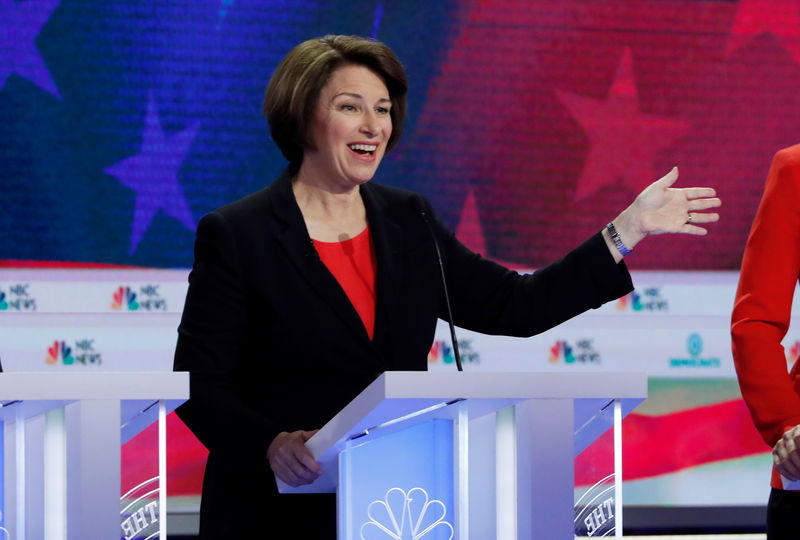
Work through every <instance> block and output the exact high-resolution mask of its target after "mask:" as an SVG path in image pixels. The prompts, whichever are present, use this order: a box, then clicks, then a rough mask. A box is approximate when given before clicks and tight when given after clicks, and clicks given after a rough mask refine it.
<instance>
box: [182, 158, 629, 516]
mask: <svg viewBox="0 0 800 540" xmlns="http://www.w3.org/2000/svg"><path fill="white" fill-rule="evenodd" d="M360 192H361V196H362V198H363V200H364V204H365V206H366V212H367V220H368V222H369V226H370V231H371V234H372V237H373V243H374V246H375V255H376V260H377V275H376V279H377V283H376V297H377V304H376V313H375V319H376V320H375V332H374V337H373V339H372V340H370V339H369V337H368V336H367V333H366V330H365V328H364V325H363V324H362V322H361V319H360V318H359V316H358V314H357V312H356V311H355V309H354V308H353V306H352V305H351V304H350V301H349V300H348V298H347V296H346V295H345V293H344V291H343V290H342V288H341V287H340V286H339V284H338V282H337V281H336V279H335V278H334V277H333V276H332V275H331V274H330V272H328V270H327V268H326V267H325V265H324V263H322V261H321V260H320V259H319V257H318V256H317V255H316V251H315V250H314V247H313V242H312V241H311V239H310V238H309V236H308V232H307V230H306V227H305V223H304V221H303V217H302V214H301V213H300V209H299V208H298V206H297V203H296V201H295V199H294V195H293V192H292V189H291V179H290V177H289V174H288V172H284V173H283V174H282V175H281V176H280V177H279V178H278V179H277V180H276V181H275V182H274V183H273V184H272V185H270V186H269V187H267V188H265V189H263V190H261V191H258V192H256V193H253V194H252V195H249V196H247V197H245V198H243V199H241V200H239V201H237V202H234V203H232V204H229V205H227V206H224V207H222V208H220V209H218V210H216V211H214V212H212V213H210V214H208V215H206V216H204V217H203V218H202V219H201V220H200V223H199V225H198V228H197V239H196V243H195V263H194V266H193V269H192V272H191V274H190V276H189V289H188V293H187V297H186V304H185V307H184V311H183V316H182V320H181V324H180V327H179V329H178V334H179V338H178V344H177V349H176V353H175V370H179V371H189V372H190V379H191V398H190V399H189V401H188V402H187V403H186V404H184V405H183V406H182V407H180V408H179V410H178V414H179V416H180V417H181V418H182V419H183V420H184V422H185V423H186V424H187V425H188V426H189V428H190V429H191V430H192V431H193V432H194V433H195V434H196V435H197V437H198V438H199V439H200V441H201V442H202V443H203V444H204V445H205V446H206V447H207V448H208V449H209V450H210V456H209V462H208V464H207V468H206V476H205V479H204V488H203V503H202V504H203V509H202V513H204V514H208V515H210V514H211V513H214V512H217V510H214V509H213V508H214V507H215V506H216V504H215V502H214V501H219V504H222V502H221V500H222V498H223V497H224V496H226V495H225V494H224V493H220V492H219V491H220V489H222V486H221V485H220V482H222V480H221V479H222V478H223V477H224V478H225V480H224V482H230V481H232V480H231V478H230V476H236V475H241V476H242V478H241V479H240V480H241V482H240V481H239V480H236V482H239V483H238V485H237V487H233V486H231V485H228V484H226V487H225V488H224V490H228V489H240V490H241V489H244V488H243V486H244V485H246V484H249V483H250V482H255V481H256V480H255V476H254V475H253V473H252V468H253V467H257V468H258V469H259V471H260V473H259V474H261V475H262V476H263V477H262V480H259V482H260V481H263V482H272V480H271V474H270V473H269V465H268V463H267V461H266V452H267V447H268V446H269V444H270V442H271V441H272V440H273V438H274V437H275V436H276V435H277V434H278V433H280V432H281V431H295V430H298V429H305V430H313V429H316V428H320V427H322V426H323V425H324V424H325V423H326V422H327V421H328V420H329V419H330V418H332V417H333V416H334V415H335V414H336V413H337V412H338V411H339V410H340V409H341V408H342V407H343V406H344V405H346V404H347V403H348V402H349V401H350V400H351V399H352V398H354V397H355V396H356V395H357V394H358V393H359V392H360V391H361V390H363V389H364V388H365V387H366V386H367V385H368V384H369V383H370V382H372V381H373V380H374V379H375V377H377V376H378V375H379V374H380V373H381V372H383V371H387V370H418V371H423V370H425V369H426V366H427V354H428V351H429V350H430V347H431V344H432V341H433V337H434V331H435V327H436V320H437V318H443V319H446V309H445V308H444V304H443V292H442V284H441V277H440V273H439V269H438V263H437V259H436V254H435V251H434V246H433V243H432V241H431V232H430V231H429V229H428V227H427V226H426V224H425V222H424V221H423V218H422V217H421V216H420V213H419V211H418V210H417V209H415V204H414V203H413V199H414V198H415V197H418V196H415V195H414V194H413V193H411V192H409V191H405V190H401V189H397V188H390V187H386V186H381V185H378V184H374V183H372V182H369V183H366V184H364V185H362V186H361V188H360ZM418 200H419V199H418ZM423 204H424V205H425V206H426V207H427V214H428V215H429V216H433V211H432V209H431V208H430V205H429V204H428V203H427V201H424V200H423ZM431 222H432V225H433V229H434V231H435V234H436V236H437V238H438V242H439V245H440V247H441V251H442V257H443V259H444V264H445V270H446V275H447V282H448V287H449V292H450V298H451V302H452V308H453V317H454V319H455V323H456V324H457V325H458V326H461V327H464V328H468V329H471V330H475V331H478V332H482V333H486V334H504V335H512V336H531V335H533V334H536V333H539V332H542V331H545V330H547V329H549V328H552V327H553V326H555V325H557V324H559V323H561V322H563V321H565V320H567V319H569V318H571V317H573V316H575V315H577V314H579V313H581V312H583V311H585V310H587V309H589V308H594V307H598V306H600V305H601V304H603V303H604V302H607V301H609V300H612V299H614V298H618V297H619V296H622V295H624V294H626V293H628V292H630V291H631V290H632V284H631V280H630V275H629V274H628V271H627V269H626V267H625V265H624V263H621V264H615V263H614V260H613V258H612V256H611V254H610V253H609V252H608V249H607V247H606V244H605V242H604V241H603V238H602V236H601V235H600V234H599V233H598V234H596V235H594V236H593V237H591V238H590V239H589V240H588V241H587V242H585V243H584V244H583V245H581V246H580V247H578V248H577V249H575V250H573V251H572V252H570V253H569V254H568V255H567V256H566V257H564V258H563V259H561V260H559V261H557V262H555V263H553V264H552V265H550V266H548V267H546V268H543V269H541V270H538V271H537V272H535V273H534V274H529V275H519V274H517V273H516V272H513V271H510V270H508V269H506V268H503V267H502V266H500V265H497V264H495V263H493V262H491V261H488V260H486V259H484V258H482V257H481V256H479V255H476V254H475V253H472V252H471V251H470V250H468V249H467V248H466V247H464V246H463V245H462V244H461V243H460V242H459V241H458V240H457V239H456V238H455V236H454V235H453V234H452V233H450V232H448V231H447V230H446V229H445V228H444V227H443V226H442V225H441V224H440V223H439V222H438V221H437V220H436V219H435V217H433V218H432V219H431ZM265 467H266V468H265ZM223 471H225V472H223ZM215 478H216V480H215ZM212 484H214V485H217V486H218V487H219V488H220V489H216V488H212V487H211V485H212ZM261 487H262V488H263V486H261ZM267 491H271V492H274V483H272V484H271V485H270V486H269V487H268V488H267ZM227 496H230V495H229V494H228V495H227ZM264 496H266V494H264ZM237 498H238V496H237ZM201 519H204V518H201Z"/></svg>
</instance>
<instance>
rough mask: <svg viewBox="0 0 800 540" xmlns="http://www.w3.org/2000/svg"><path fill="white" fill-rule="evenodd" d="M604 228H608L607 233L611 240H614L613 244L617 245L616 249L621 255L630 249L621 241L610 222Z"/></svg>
mask: <svg viewBox="0 0 800 540" xmlns="http://www.w3.org/2000/svg"><path fill="white" fill-rule="evenodd" d="M606 229H608V234H609V235H611V240H612V241H613V242H614V245H615V246H617V250H619V252H620V253H622V256H623V257H624V256H625V255H627V254H628V253H630V252H631V251H632V250H630V249H628V246H626V245H625V244H623V243H622V238H620V236H619V233H618V232H617V229H616V227H614V224H613V223H612V222H610V221H609V222H608V225H606Z"/></svg>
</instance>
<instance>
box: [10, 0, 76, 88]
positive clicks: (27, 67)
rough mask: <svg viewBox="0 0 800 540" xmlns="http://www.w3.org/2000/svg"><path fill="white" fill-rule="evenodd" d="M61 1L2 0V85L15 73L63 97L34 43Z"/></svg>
mask: <svg viewBox="0 0 800 540" xmlns="http://www.w3.org/2000/svg"><path fill="white" fill-rule="evenodd" d="M60 3H61V0H28V1H26V2H15V1H14V0H0V87H2V86H3V85H4V84H5V82H6V79H8V77H9V75H11V74H12V73H16V74H17V75H19V76H20V77H24V78H25V79H28V80H29V81H31V82H33V83H34V84H36V85H37V86H39V87H40V88H42V89H44V90H46V91H48V92H50V93H51V94H54V95H55V96H57V97H58V98H59V99H60V98H61V95H60V94H59V93H58V88H57V87H56V83H55V82H54V81H53V77H52V76H51V75H50V72H49V71H48V69H47V66H45V65H44V61H43V60H42V57H41V55H40V54H39V51H38V50H37V49H36V43H35V41H36V36H38V35H39V32H40V31H41V29H42V26H44V23H46V22H47V20H48V19H49V18H50V16H51V15H52V14H53V11H55V9H56V8H57V7H58V5H59V4H60Z"/></svg>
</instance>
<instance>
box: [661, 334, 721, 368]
mask: <svg viewBox="0 0 800 540" xmlns="http://www.w3.org/2000/svg"><path fill="white" fill-rule="evenodd" d="M686 351H687V352H688V353H689V357H688V358H686V357H677V358H670V359H669V367H670V368H718V367H720V366H721V365H722V364H721V362H720V359H719V358H718V357H716V356H709V357H705V356H702V354H703V338H702V336H700V334H698V333H696V332H695V333H692V334H689V337H688V338H687V339H686Z"/></svg>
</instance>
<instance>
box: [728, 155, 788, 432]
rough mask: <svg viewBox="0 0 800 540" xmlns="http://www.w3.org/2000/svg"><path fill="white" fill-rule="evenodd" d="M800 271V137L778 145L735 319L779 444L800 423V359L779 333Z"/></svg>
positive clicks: (756, 402)
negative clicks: (790, 362)
mask: <svg viewBox="0 0 800 540" xmlns="http://www.w3.org/2000/svg"><path fill="white" fill-rule="evenodd" d="M798 275H800V145H797V146H793V147H791V148H786V149H784V150H781V151H779V152H778V153H777V154H776V155H775V158H774V160H773V162H772V166H771V167H770V171H769V176H768V177H767V182H766V186H765V188H764V194H763V197H762V199H761V204H760V205H759V208H758V212H757V213H756V217H755V220H754V221H753V226H752V228H751V230H750V236H749V238H748V240H747V247H746V248H745V252H744V258H743V259H742V270H741V275H740V277H739V287H738V289H737V291H736V301H735V303H734V308H733V316H732V321H731V336H732V340H733V359H734V362H735V365H736V372H737V374H738V377H739V386H740V388H741V390H742V396H743V397H744V400H745V402H746V403H747V406H748V407H749V409H750V413H751V415H752V417H753V421H754V422H755V425H756V427H757V428H758V430H759V432H760V433H761V436H762V437H763V439H764V441H765V442H766V443H767V444H768V445H770V446H774V445H775V443H776V442H777V441H778V439H779V438H780V437H781V436H782V435H783V433H784V432H786V431H787V430H789V429H791V428H792V427H794V426H796V425H798V424H800V395H798V394H799V392H798V390H800V385H798V379H797V371H798V370H797V366H795V368H794V369H792V373H791V374H789V373H788V372H787V366H786V356H785V353H784V350H783V347H782V346H781V341H782V340H783V338H784V336H785V335H786V331H787V330H788V328H789V321H790V316H791V307H792V296H793V294H794V288H795V284H796V283H797V280H798Z"/></svg>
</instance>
